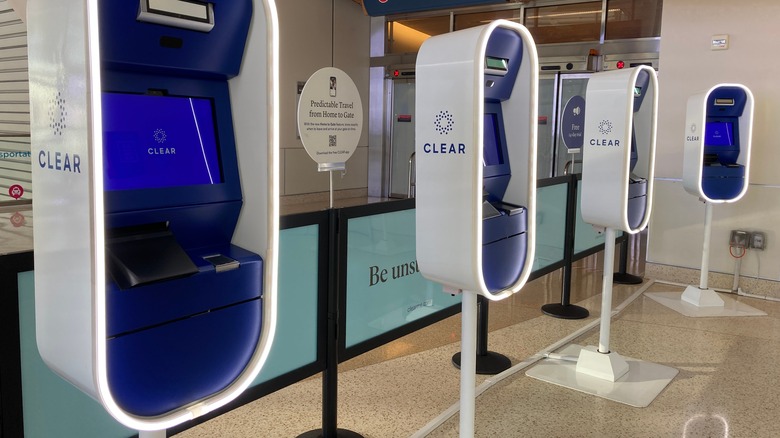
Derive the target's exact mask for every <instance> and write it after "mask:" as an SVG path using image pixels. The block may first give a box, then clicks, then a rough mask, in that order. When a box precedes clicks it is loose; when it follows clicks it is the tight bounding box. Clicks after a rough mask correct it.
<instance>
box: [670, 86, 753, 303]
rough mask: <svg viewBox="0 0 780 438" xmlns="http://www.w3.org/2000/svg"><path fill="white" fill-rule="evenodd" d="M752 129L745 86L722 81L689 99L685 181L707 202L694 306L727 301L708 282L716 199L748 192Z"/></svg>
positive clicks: (688, 293) (686, 297)
mask: <svg viewBox="0 0 780 438" xmlns="http://www.w3.org/2000/svg"><path fill="white" fill-rule="evenodd" d="M752 132H753V94H752V93H751V92H750V90H749V89H748V88H747V87H745V86H744V85H740V84H719V85H716V86H714V87H712V88H710V89H709V90H707V91H706V92H703V93H699V94H696V95H694V96H691V97H690V98H689V99H688V109H687V113H686V120H685V143H684V144H685V150H684V155H683V186H684V187H685V190H686V191H687V192H688V193H690V194H692V195H694V196H697V197H698V198H699V199H701V200H702V201H704V204H705V216H704V249H703V253H702V266H701V278H700V284H699V287H696V286H688V287H687V288H686V289H685V292H683V295H682V300H683V301H685V302H687V303H689V304H692V305H694V306H699V307H720V306H723V304H724V303H723V299H722V298H720V297H719V296H718V295H717V293H715V291H713V290H711V289H708V287H707V277H708V274H709V266H708V265H709V245H710V234H711V231H712V204H719V203H729V202H736V201H738V200H739V199H740V198H742V196H744V194H745V192H747V189H748V182H749V173H750V172H749V171H750V147H751V138H752Z"/></svg>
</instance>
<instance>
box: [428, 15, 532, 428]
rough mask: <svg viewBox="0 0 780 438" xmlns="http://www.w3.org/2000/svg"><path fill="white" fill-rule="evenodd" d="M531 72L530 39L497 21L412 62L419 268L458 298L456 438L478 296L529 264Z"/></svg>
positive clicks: (502, 290) (507, 283)
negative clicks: (460, 298)
mask: <svg viewBox="0 0 780 438" xmlns="http://www.w3.org/2000/svg"><path fill="white" fill-rule="evenodd" d="M537 72H538V58H537V54H536V47H535V45H534V41H533V39H532V37H531V35H530V34H529V32H528V30H527V29H526V28H525V27H523V26H521V25H518V24H515V23H512V22H508V21H503V20H499V21H494V22H492V23H490V24H488V25H484V26H479V27H475V28H471V29H466V30H462V31H458V32H452V33H448V34H445V35H439V36H436V37H432V38H430V39H428V40H426V41H425V43H423V45H422V47H421V48H420V52H419V54H418V56H417V68H416V79H417V96H416V106H417V108H416V113H417V115H418V120H417V126H416V141H415V143H416V149H415V153H416V157H417V219H416V221H417V260H418V264H419V267H420V272H421V273H422V274H423V275H424V276H425V277H426V278H428V279H431V280H434V281H437V282H440V283H442V284H444V285H445V290H447V291H451V292H453V293H455V292H462V293H463V313H462V318H463V319H462V321H463V322H462V344H461V352H462V355H461V412H460V431H461V436H471V435H473V433H474V432H473V431H474V409H475V406H474V381H475V375H474V373H475V360H476V341H475V339H476V313H477V296H478V295H482V296H484V297H486V298H488V299H490V300H500V299H503V298H506V297H507V296H510V295H511V294H513V293H515V292H518V291H519V290H520V288H521V287H522V286H523V284H525V281H526V279H527V278H528V275H529V274H530V272H531V266H532V263H533V252H534V229H535V219H534V214H535V205H536V200H535V195H536V194H535V191H536V132H537V131H536V129H537V128H536V125H537V120H536V118H537V85H538V73H537Z"/></svg>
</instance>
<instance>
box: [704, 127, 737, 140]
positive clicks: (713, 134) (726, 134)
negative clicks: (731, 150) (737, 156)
mask: <svg viewBox="0 0 780 438" xmlns="http://www.w3.org/2000/svg"><path fill="white" fill-rule="evenodd" d="M704 129H705V131H704V132H705V133H704V144H705V145H706V146H733V145H734V132H733V131H734V125H733V124H732V122H707V124H706V126H705V128H704Z"/></svg>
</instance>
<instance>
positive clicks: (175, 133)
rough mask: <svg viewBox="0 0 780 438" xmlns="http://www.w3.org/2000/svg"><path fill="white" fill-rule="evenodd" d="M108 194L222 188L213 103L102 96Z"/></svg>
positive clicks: (192, 100) (154, 97) (105, 178)
mask: <svg viewBox="0 0 780 438" xmlns="http://www.w3.org/2000/svg"><path fill="white" fill-rule="evenodd" d="M103 166H104V187H105V190H135V189H154V188H165V187H177V186H188V185H197V184H219V183H221V182H222V173H221V171H220V166H219V152H218V148H217V135H216V128H215V126H214V110H213V106H212V101H211V100H210V99H204V98H189V97H172V96H159V95H146V94H125V93H109V92H104V93H103Z"/></svg>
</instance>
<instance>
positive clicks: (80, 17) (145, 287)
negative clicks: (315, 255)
mask: <svg viewBox="0 0 780 438" xmlns="http://www.w3.org/2000/svg"><path fill="white" fill-rule="evenodd" d="M27 23H28V40H29V76H30V99H31V114H32V119H31V140H32V150H33V156H34V157H35V159H34V166H33V179H34V184H35V190H36V196H35V200H34V209H35V215H36V227H35V283H36V290H35V300H36V331H37V343H38V349H39V351H40V354H41V356H42V358H43V360H44V361H45V362H46V363H47V364H48V365H49V367H50V368H51V369H52V370H53V371H55V372H56V373H57V374H59V375H60V376H62V377H63V378H65V379H66V380H68V381H69V382H71V383H73V384H74V385H75V386H77V387H78V388H80V389H81V390H82V391H84V392H86V393H87V394H89V395H90V396H92V397H93V398H95V399H96V400H97V401H98V402H99V403H100V404H101V405H102V406H104V407H105V409H106V410H107V411H108V412H109V413H110V414H111V415H112V416H113V417H114V418H115V419H117V420H118V421H119V422H121V423H122V424H124V425H126V426H127V427H130V428H134V429H137V430H139V431H142V435H144V434H146V435H152V434H155V435H158V434H159V431H161V430H164V429H166V428H169V427H171V426H174V425H176V424H179V423H181V422H183V421H186V420H189V419H191V418H194V417H197V416H199V415H202V414H204V413H207V412H209V411H212V410H214V409H216V408H218V407H220V406H223V405H225V404H226V403H228V402H230V401H231V400H233V399H234V398H235V397H237V396H238V395H239V394H240V393H241V392H242V391H243V390H244V389H245V388H246V387H248V386H249V385H250V384H251V382H252V381H253V380H254V378H255V377H256V375H257V373H258V372H259V370H260V367H261V366H262V365H263V363H264V362H265V359H266V357H267V355H268V351H269V349H270V346H271V341H272V339H273V333H274V328H275V323H276V321H275V319H276V283H277V247H278V228H279V225H278V216H279V212H278V195H279V190H278V182H277V181H278V156H277V150H278V130H277V124H278V114H277V108H278V96H277V91H276V90H277V83H278V61H277V59H278V55H277V53H278V35H277V17H276V10H275V5H274V3H273V1H272V0H231V1H226V0H211V1H210V2H193V1H184V0H166V1H159V2H151V1H147V0H138V1H132V0H130V1H121V2H120V1H116V0H74V1H60V0H36V1H34V2H30V3H29V5H28V10H27ZM153 431H157V432H153ZM163 436H164V435H163Z"/></svg>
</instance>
